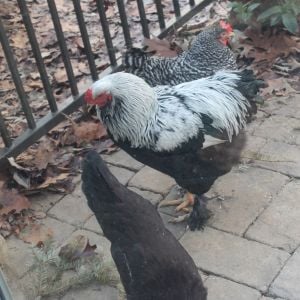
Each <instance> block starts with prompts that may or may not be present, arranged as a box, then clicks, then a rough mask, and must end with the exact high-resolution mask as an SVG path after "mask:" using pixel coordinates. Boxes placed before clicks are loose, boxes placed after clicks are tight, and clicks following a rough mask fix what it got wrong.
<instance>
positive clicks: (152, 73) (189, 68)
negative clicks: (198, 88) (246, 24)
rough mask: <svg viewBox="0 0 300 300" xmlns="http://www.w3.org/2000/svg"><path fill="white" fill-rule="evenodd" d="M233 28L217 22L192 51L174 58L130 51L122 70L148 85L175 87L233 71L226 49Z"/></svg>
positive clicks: (234, 63)
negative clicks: (225, 71) (222, 72)
mask: <svg viewBox="0 0 300 300" xmlns="http://www.w3.org/2000/svg"><path fill="white" fill-rule="evenodd" d="M232 32H233V31H232V27H231V26H230V25H229V24H228V23H225V22H224V21H220V23H219V24H218V25H216V26H214V27H212V28H210V29H207V30H204V31H203V32H201V33H199V34H198V36H197V37H196V39H195V41H194V43H193V45H192V46H191V48H190V49H189V50H187V51H185V52H183V53H182V54H181V55H179V56H178V57H175V58H165V57H155V56H150V55H149V54H147V53H146V52H144V51H143V50H141V49H137V48H133V49H131V50H129V51H127V52H126V54H125V57H124V66H125V70H126V71H127V72H129V73H132V74H135V75H137V76H139V77H141V78H143V79H144V80H145V81H146V82H147V83H148V84H150V85H151V86H157V85H177V84H180V83H183V82H187V81H192V80H197V79H199V78H202V77H207V76H211V75H213V74H215V73H216V71H220V70H235V69H236V68H237V65H236V59H235V57H234V55H233V53H232V52H231V50H230V49H229V48H228V47H227V42H228V39H229V36H230V35H232Z"/></svg>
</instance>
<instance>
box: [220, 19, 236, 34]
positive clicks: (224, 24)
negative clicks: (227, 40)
mask: <svg viewBox="0 0 300 300" xmlns="http://www.w3.org/2000/svg"><path fill="white" fill-rule="evenodd" d="M220 26H221V28H223V29H225V30H226V31H227V32H232V31H233V29H232V26H231V25H230V24H229V23H228V22H226V21H224V20H221V21H220Z"/></svg>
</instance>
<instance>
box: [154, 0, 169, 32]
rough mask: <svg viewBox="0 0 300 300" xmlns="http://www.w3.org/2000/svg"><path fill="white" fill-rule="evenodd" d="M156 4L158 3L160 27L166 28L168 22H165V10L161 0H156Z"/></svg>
mask: <svg viewBox="0 0 300 300" xmlns="http://www.w3.org/2000/svg"><path fill="white" fill-rule="evenodd" d="M155 5H156V11H157V16H158V22H159V27H160V29H164V28H166V23H165V17H164V11H163V7H162V4H161V0H155Z"/></svg>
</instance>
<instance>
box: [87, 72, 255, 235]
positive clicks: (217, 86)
mask: <svg viewBox="0 0 300 300" xmlns="http://www.w3.org/2000/svg"><path fill="white" fill-rule="evenodd" d="M260 85H261V82H260V81H258V80H256V79H255V78H254V76H253V72H252V71H248V70H244V71H242V72H238V71H219V72H217V73H216V74H215V75H213V76H211V77H207V78H202V79H198V80H195V81H191V82H185V83H182V84H179V85H176V86H173V87H171V86H157V87H155V88H151V87H150V86H149V85H148V84H147V83H146V82H145V81H144V80H143V79H141V78H139V77H137V76H135V75H132V74H128V73H115V74H111V75H108V76H106V77H104V78H102V79H100V80H98V81H96V82H95V83H94V84H93V85H92V86H91V87H90V88H89V89H88V90H87V91H86V93H85V101H86V102H87V103H89V104H94V105H97V109H98V110H99V115H100V117H101V120H102V122H103V123H104V124H105V125H106V127H107V130H108V133H109V135H110V137H111V138H112V139H113V140H114V141H115V143H116V144H118V145H119V146H120V147H121V148H122V149H124V150H125V151H126V152H127V153H129V154H130V155H131V156H133V157H134V158H135V159H137V160H138V161H140V162H142V163H144V164H146V165H149V166H150V167H152V168H154V169H157V170H159V171H161V172H163V173H165V174H168V175H169V176H171V177H173V178H174V179H175V181H176V182H177V184H178V185H179V186H181V187H182V188H184V189H186V190H187V191H188V193H187V195H186V197H185V201H184V202H183V203H182V204H181V205H180V206H179V207H178V208H177V209H183V208H184V207H186V206H188V205H193V210H192V212H191V214H190V217H189V220H188V223H189V226H190V228H191V230H194V229H196V228H197V229H200V228H202V226H203V224H204V223H205V221H206V220H207V218H208V217H209V212H208V211H207V209H206V207H205V204H206V202H205V201H204V198H203V197H202V195H203V194H204V193H206V192H207V191H208V190H209V189H210V187H211V186H212V184H213V183H214V181H215V180H216V179H217V178H218V177H219V176H221V175H224V174H226V173H227V172H229V171H230V170H231V167H232V166H233V164H235V163H237V162H238V160H239V153H240V151H241V149H242V147H243V144H244V142H245V135H244V133H243V131H242V129H243V127H244V125H245V123H246V118H247V116H248V114H249V110H250V104H249V101H248V100H247V98H246V97H245V96H247V95H255V94H256V93H257V92H258V90H259V87H260Z"/></svg>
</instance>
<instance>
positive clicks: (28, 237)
mask: <svg viewBox="0 0 300 300" xmlns="http://www.w3.org/2000/svg"><path fill="white" fill-rule="evenodd" d="M52 236H53V230H52V229H51V228H48V227H46V226H44V225H41V224H29V225H28V226H26V227H25V228H24V229H23V230H22V231H21V233H20V238H21V239H22V240H23V241H24V242H26V243H29V244H32V245H33V246H42V245H43V244H44V242H45V241H47V240H49V239H51V238H52Z"/></svg>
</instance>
